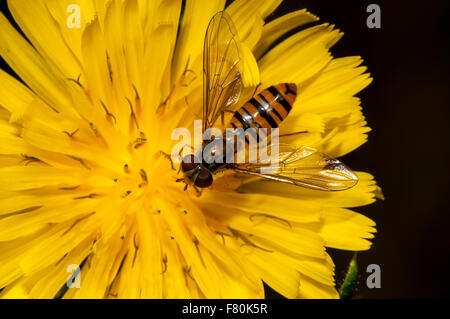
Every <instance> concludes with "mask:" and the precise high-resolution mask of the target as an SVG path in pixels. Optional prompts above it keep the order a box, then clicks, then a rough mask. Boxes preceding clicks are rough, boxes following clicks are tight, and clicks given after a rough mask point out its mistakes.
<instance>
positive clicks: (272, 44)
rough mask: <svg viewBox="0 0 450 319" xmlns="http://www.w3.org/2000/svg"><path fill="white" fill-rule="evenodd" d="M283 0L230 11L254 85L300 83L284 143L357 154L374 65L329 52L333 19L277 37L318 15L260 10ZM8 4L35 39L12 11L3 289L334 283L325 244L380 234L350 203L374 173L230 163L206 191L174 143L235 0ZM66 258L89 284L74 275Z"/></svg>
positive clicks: (125, 293) (255, 290) (5, 93)
mask: <svg viewBox="0 0 450 319" xmlns="http://www.w3.org/2000/svg"><path fill="white" fill-rule="evenodd" d="M280 2H281V1H278V0H268V1H264V2H263V1H259V0H252V1H247V0H237V1H235V2H233V3H232V4H231V5H230V6H229V7H227V8H226V11H227V12H228V13H229V15H230V16H231V17H232V19H233V21H234V23H235V25H236V29H237V30H238V34H239V37H240V41H241V42H242V44H243V45H242V47H243V52H245V70H244V71H243V78H244V79H245V81H244V83H245V85H246V87H252V86H255V85H256V84H258V83H259V81H260V82H261V86H260V88H261V89H262V88H266V87H268V86H270V85H272V84H277V83H281V82H294V83H297V85H298V88H299V95H298V98H297V101H296V103H295V106H294V108H293V111H292V112H291V114H290V115H289V117H288V118H287V119H286V121H285V122H283V124H282V126H281V128H280V131H281V132H280V133H281V134H283V132H285V133H289V132H295V131H308V133H307V134H301V135H292V136H290V137H287V138H286V139H285V140H284V141H285V142H289V143H295V144H298V145H307V146H311V147H315V148H318V149H320V150H321V151H323V152H325V153H327V154H329V155H331V156H334V157H338V156H342V155H344V154H347V153H349V152H350V151H352V150H354V149H355V148H357V147H359V146H360V145H361V144H363V143H364V142H365V141H366V138H367V135H366V134H367V132H368V131H369V130H370V129H369V128H368V127H367V126H366V122H365V120H364V116H363V115H362V112H361V107H360V101H359V99H358V98H356V97H354V95H355V94H357V93H358V92H359V91H360V90H362V89H363V88H365V87H366V86H367V85H368V84H369V83H370V82H371V79H370V77H369V75H368V74H367V73H365V71H366V68H365V67H362V66H360V65H361V63H362V60H361V58H359V57H346V58H338V59H334V58H333V57H332V55H331V54H330V52H329V49H330V48H331V47H332V46H333V45H334V44H335V43H336V42H337V41H338V40H339V39H340V38H341V36H342V33H340V32H339V31H338V30H335V29H334V27H333V26H332V25H329V24H318V25H316V26H313V27H310V28H306V29H304V30H303V31H301V32H298V33H296V34H294V35H292V36H290V37H288V38H287V39H286V40H284V41H282V42H280V43H279V44H278V42H277V40H278V38H279V37H280V36H282V35H284V34H285V33H286V32H288V31H290V30H292V29H294V28H296V27H299V26H301V25H304V24H306V23H310V22H315V21H317V20H318V19H317V18H316V17H315V16H313V15H311V14H310V13H308V12H307V11H305V10H302V11H296V12H292V13H290V14H288V15H286V16H283V17H280V18H278V19H275V20H273V21H271V22H270V23H265V21H264V19H266V18H267V16H268V15H269V14H270V13H272V12H273V11H274V10H275V8H276V7H277V6H278V5H279V3H280ZM73 4H76V5H78V7H76V6H75V9H73V11H71V10H72V9H70V8H69V5H73ZM8 5H9V8H10V11H11V12H12V15H13V17H14V19H15V21H16V22H17V24H18V25H19V26H20V28H21V30H22V31H23V32H24V34H25V35H26V37H27V38H28V40H29V42H28V41H27V40H26V39H24V38H23V37H22V36H21V35H20V34H19V33H18V32H17V31H16V30H15V29H14V28H13V27H12V25H11V24H10V23H9V22H8V20H7V19H6V18H5V17H4V16H3V15H0V54H1V56H2V57H3V58H4V59H5V61H6V62H7V63H8V64H9V65H10V66H11V68H12V69H13V70H14V71H15V72H16V73H17V75H18V76H19V77H20V78H21V79H22V80H23V82H24V83H25V84H22V83H21V82H19V81H18V80H16V79H14V78H13V77H12V76H10V75H8V74H7V73H6V72H3V71H0V106H1V108H0V138H1V144H0V207H1V208H0V260H1V263H0V289H2V290H1V296H2V297H4V298H11V297H29V298H53V297H55V296H57V295H58V296H61V295H62V294H63V297H64V298H114V297H117V298H263V297H264V289H263V283H262V282H263V281H264V282H265V283H267V284H268V285H269V286H271V287H272V288H273V289H275V290H276V291H278V292H279V293H280V294H282V295H284V296H286V297H288V298H334V297H338V294H337V292H336V289H335V281H334V265H333V261H332V259H331V258H330V256H329V255H328V254H327V252H326V247H331V248H337V249H344V250H353V251H360V250H367V249H369V247H370V244H371V243H370V242H369V241H368V240H367V239H370V238H372V237H373V234H372V233H374V232H375V228H374V226H375V224H374V222H373V221H371V220H370V219H368V218H366V217H364V216H363V215H361V214H358V213H356V212H353V211H352V210H350V209H348V208H351V207H356V206H362V205H367V204H369V203H372V202H373V201H374V200H375V194H376V192H377V190H378V188H377V186H376V184H375V182H374V180H373V177H372V176H371V175H369V174H367V173H363V172H358V173H357V174H358V177H359V183H358V184H357V186H355V187H353V188H352V189H349V190H346V191H342V192H320V191H313V190H307V189H304V188H300V187H291V186H289V185H278V184H277V185H274V184H273V183H267V182H261V181H259V180H256V181H255V180H251V181H247V182H246V183H244V184H243V185H241V184H239V188H237V189H236V185H237V184H235V183H234V176H233V175H232V174H225V175H223V176H222V177H218V178H217V179H216V181H215V182H214V185H213V187H212V188H211V189H207V190H205V191H204V192H203V194H202V196H200V197H196V196H195V192H193V191H192V190H190V189H189V190H188V191H183V188H184V185H183V183H176V179H177V178H179V177H180V175H179V174H177V171H176V170H173V169H172V167H171V163H170V161H169V160H168V159H167V158H166V157H165V156H164V155H162V153H161V151H163V152H166V153H170V152H171V148H172V147H173V145H174V143H175V142H176V141H173V140H172V139H171V132H172V131H173V129H175V128H177V127H189V128H192V127H193V121H194V120H195V119H199V114H201V106H202V79H201V78H202V49H203V38H204V35H205V31H206V28H207V25H208V22H209V20H210V19H211V17H212V16H213V15H214V14H215V13H216V12H218V11H221V10H223V9H224V6H225V1H224V0H216V1H189V0H188V1H186V3H185V5H182V1H181V0H180V1H174V0H159V1H153V0H152V1H147V0H109V1H106V0H35V1H26V0H10V1H8ZM68 8H69V9H70V10H68ZM71 8H73V6H72V7H71ZM77 8H79V9H80V10H79V13H80V26H79V28H78V26H77V20H76V19H77V17H76V14H77V10H76V9H77ZM73 15H74V16H73ZM244 102H245V101H244ZM282 142H283V140H282ZM233 185H234V186H233ZM71 265H80V267H81V273H80V276H81V277H80V278H81V284H80V288H76V287H75V288H72V289H66V290H65V289H64V287H65V285H66V281H67V278H68V276H69V275H70V273H68V269H69V268H70V267H71Z"/></svg>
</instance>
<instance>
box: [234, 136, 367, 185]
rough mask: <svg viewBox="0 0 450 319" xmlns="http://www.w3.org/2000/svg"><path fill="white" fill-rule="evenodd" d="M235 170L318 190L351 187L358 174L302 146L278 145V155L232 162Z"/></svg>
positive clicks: (354, 183) (338, 162) (336, 161)
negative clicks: (257, 160)
mask: <svg viewBox="0 0 450 319" xmlns="http://www.w3.org/2000/svg"><path fill="white" fill-rule="evenodd" d="M233 169H234V170H235V171H236V172H237V173H241V174H248V175H253V176H257V177H261V178H264V179H268V180H272V181H278V182H283V183H289V184H292V185H296V186H302V187H306V188H310V189H315V190H321V191H341V190H346V189H349V188H352V187H353V186H355V185H356V184H357V183H358V177H357V176H356V175H355V174H354V173H353V172H352V170H351V169H350V168H348V167H347V166H346V165H344V164H343V163H341V162H340V161H339V160H337V159H333V158H330V157H329V156H327V155H325V154H323V153H320V152H318V151H317V150H315V149H313V148H309V147H306V146H301V147H294V146H290V145H283V146H280V147H279V155H278V156H274V157H273V159H270V158H269V157H267V158H265V159H264V160H261V161H259V162H257V163H244V164H235V165H234V167H233Z"/></svg>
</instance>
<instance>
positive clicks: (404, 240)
mask: <svg viewBox="0 0 450 319" xmlns="http://www.w3.org/2000/svg"><path fill="white" fill-rule="evenodd" d="M5 2H6V1H0V4H4V3H5ZM370 3H376V4H378V5H380V7H381V29H369V28H368V27H367V25H366V19H367V16H368V15H369V13H366V8H367V6H368V5H369V4H370ZM414 3H416V4H414ZM302 8H308V9H309V11H310V12H311V13H313V14H315V15H317V16H318V17H320V18H321V20H320V21H319V23H323V22H330V23H332V24H335V25H336V27H337V28H339V29H341V30H342V31H344V32H345V36H344V37H343V39H341V41H340V42H339V43H338V44H337V45H336V46H335V47H334V48H333V50H332V52H333V54H334V55H335V56H336V57H343V56H349V55H360V56H362V57H363V59H364V60H365V65H366V66H368V68H369V72H370V73H371V74H372V76H373V77H374V82H373V83H372V84H371V85H370V86H369V87H368V88H366V89H365V90H364V91H363V92H361V93H360V94H359V97H360V98H361V99H362V105H363V107H364V114H365V115H366V117H367V121H368V123H369V126H370V127H372V129H373V131H372V132H371V133H370V134H369V141H368V143H366V144H365V145H363V146H362V147H361V148H359V149H358V150H356V151H354V152H352V153H351V154H349V155H347V156H345V158H344V159H343V161H344V162H345V163H347V164H349V166H350V167H352V168H354V169H355V170H364V171H368V172H370V173H372V174H374V175H375V177H376V179H377V181H378V184H379V185H380V186H381V187H382V188H383V192H384V195H385V196H386V200H385V201H378V202H377V203H375V204H372V205H370V206H366V207H362V208H359V209H357V210H358V211H359V212H361V213H363V214H365V215H366V216H369V217H370V218H372V219H373V220H374V221H375V222H376V223H377V229H378V232H377V234H376V237H375V239H374V240H373V247H372V249H371V250H369V251H367V252H362V253H360V254H359V256H358V263H359V270H360V283H359V285H358V290H357V292H356V296H355V297H356V298H443V297H445V298H449V297H450V288H449V287H450V258H449V254H448V253H449V249H448V246H449V244H450V239H449V231H448V230H449V229H448V227H449V221H450V209H449V208H450V205H449V201H448V200H447V198H446V196H448V190H449V189H450V187H449V186H448V184H449V179H448V178H449V176H450V174H448V173H449V168H448V165H449V164H448V163H447V161H448V134H447V131H448V124H449V120H448V115H449V110H448V102H447V101H449V98H450V97H449V81H448V75H449V62H448V59H449V57H450V54H449V53H450V52H449V36H448V33H447V30H448V24H449V17H448V13H449V12H450V10H449V9H450V1H444V0H442V1H432V0H429V1H420V2H411V1H392V0H391V1H387V0H385V1H376V0H372V1H364V0H359V1H358V0H346V1H334V0H328V1H325V0H321V1H320V0H285V1H284V2H283V4H282V5H281V6H280V7H279V8H278V9H277V10H276V12H275V13H274V14H273V15H271V16H270V17H269V19H273V18H275V17H278V16H280V15H282V14H285V13H288V12H291V11H294V10H299V9H302ZM2 12H4V13H6V12H5V10H4V9H3V8H2ZM0 67H1V68H2V69H6V70H9V69H8V68H7V66H6V65H5V64H4V62H3V61H2V60H1V59H0ZM330 253H331V255H332V257H333V258H334V261H335V263H336V276H337V281H338V282H339V283H340V282H341V281H342V279H343V277H344V273H345V270H346V267H347V265H348V262H349V260H350V259H351V257H352V253H351V252H342V251H337V250H330ZM369 264H378V265H380V267H381V288H380V289H368V288H367V287H366V278H367V273H366V267H367V265H369ZM267 296H268V297H269V298H277V297H280V296H279V295H277V294H276V293H275V292H273V291H271V290H270V289H268V294H267Z"/></svg>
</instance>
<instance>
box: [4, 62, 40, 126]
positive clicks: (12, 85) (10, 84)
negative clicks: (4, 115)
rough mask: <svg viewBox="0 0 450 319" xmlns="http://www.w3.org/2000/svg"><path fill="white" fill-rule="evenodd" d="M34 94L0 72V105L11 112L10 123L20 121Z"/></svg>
mask: <svg viewBox="0 0 450 319" xmlns="http://www.w3.org/2000/svg"><path fill="white" fill-rule="evenodd" d="M34 98H35V96H34V94H33V93H32V92H31V91H30V90H29V89H28V88H27V87H25V86H24V85H23V84H21V83H20V82H19V81H17V80H16V79H14V78H13V77H12V76H10V75H9V74H7V73H6V72H4V71H2V70H0V105H1V106H3V107H4V108H5V109H7V110H8V111H10V112H11V118H10V121H11V122H16V121H18V120H20V119H21V118H22V116H23V113H24V112H25V110H26V108H27V107H28V105H29V104H30V103H31V101H32V100H33V99H34Z"/></svg>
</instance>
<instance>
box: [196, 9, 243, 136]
mask: <svg viewBox="0 0 450 319" xmlns="http://www.w3.org/2000/svg"><path fill="white" fill-rule="evenodd" d="M239 66H240V55H239V42H238V35H237V32H236V30H235V27H234V24H233V22H232V20H231V18H230V17H229V15H228V14H227V13H226V12H225V11H221V12H219V13H217V14H216V15H214V17H213V18H212V19H211V21H210V22H209V25H208V30H207V31H206V36H205V43H204V48H203V131H204V130H206V129H207V128H209V127H212V126H213V125H214V123H215V122H216V121H217V119H218V118H219V116H220V115H221V114H222V112H224V111H226V110H228V109H230V108H231V107H232V106H234V105H235V104H236V103H237V102H238V100H239V96H240V95H241V91H242V81H241V74H240V72H239Z"/></svg>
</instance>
